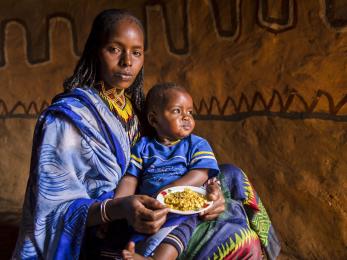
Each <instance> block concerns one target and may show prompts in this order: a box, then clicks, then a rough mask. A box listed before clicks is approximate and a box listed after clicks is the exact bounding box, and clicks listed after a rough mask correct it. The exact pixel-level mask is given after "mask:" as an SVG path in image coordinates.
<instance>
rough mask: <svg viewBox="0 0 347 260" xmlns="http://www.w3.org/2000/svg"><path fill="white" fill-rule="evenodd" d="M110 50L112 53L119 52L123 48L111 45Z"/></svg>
mask: <svg viewBox="0 0 347 260" xmlns="http://www.w3.org/2000/svg"><path fill="white" fill-rule="evenodd" d="M109 51H110V52H111V53H119V52H120V51H121V50H120V49H119V48H117V47H110V48H109Z"/></svg>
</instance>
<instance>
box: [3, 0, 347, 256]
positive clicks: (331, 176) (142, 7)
mask: <svg viewBox="0 0 347 260" xmlns="http://www.w3.org/2000/svg"><path fill="white" fill-rule="evenodd" d="M114 7H115V8H127V9H129V10H131V11H132V12H133V13H135V14H136V15H137V16H138V17H139V18H140V19H141V20H142V21H143V23H144V24H145V29H146V36H147V37H146V52H145V55H146V58H145V76H146V80H145V89H146V90H148V88H149V87H150V86H151V85H152V84H154V83H156V82H158V81H168V80H169V81H178V82H179V83H182V84H183V85H185V86H186V87H188V88H189V90H190V92H191V93H192V95H193V98H194V102H195V112H196V118H197V119H198V121H197V127H196V133H197V134H200V135H202V136H204V137H205V138H207V139H208V140H209V141H210V143H211V144H212V147H213V149H214V151H215V153H216V156H217V159H218V161H219V162H232V163H234V164H235V165H237V166H240V167H241V168H242V169H244V170H245V172H246V173H247V174H248V176H249V177H250V179H251V180H252V182H253V184H254V186H255V188H256V190H257V191H258V193H259V194H260V195H261V197H262V200H263V203H264V205H265V207H266V208H267V209H268V211H269V212H268V213H269V215H270V216H271V217H272V220H273V223H274V225H275V227H276V228H277V230H278V233H279V235H280V237H281V240H282V241H283V243H282V245H283V251H282V254H283V255H284V256H285V258H284V259H332V258H333V259H347V255H346V250H345V249H346V245H347V231H346V230H347V208H346V205H347V197H346V192H345V191H346V189H347V186H346V185H347V179H346V178H347V175H346V174H345V173H346V171H347V157H346V156H347V153H346V151H347V130H346V129H347V128H346V126H347V104H346V103H347V77H346V76H345V75H346V68H347V59H346V53H347V0H305V1H303V0H302V1H299V0H136V1H135V0H97V1H94V0H88V1H85V0H59V1H58V0H46V1H43V0H42V1H41V0H21V1H14V0H6V1H5V0H4V1H0V82H1V84H0V93H1V95H0V147H1V149H0V158H2V160H0V174H1V178H0V224H1V222H2V221H3V220H4V219H8V218H11V216H12V219H14V222H15V221H18V215H19V214H20V208H21V203H22V198H23V195H24V192H25V186H26V180H27V175H28V169H29V164H30V152H31V142H32V139H31V138H32V133H33V130H34V126H35V122H36V119H37V117H38V115H39V113H40V112H41V111H42V110H43V109H44V108H45V107H47V106H48V104H49V103H50V100H51V98H52V97H53V96H54V95H55V94H56V93H58V92H60V91H61V90H62V87H61V85H62V81H63V79H64V78H65V77H67V76H69V75H70V74H71V72H72V70H73V68H74V65H75V63H76V62H77V60H78V57H79V55H80V54H81V51H82V49H83V45H84V41H85V40H86V37H87V34H88V32H89V28H90V24H91V21H92V19H93V17H94V16H95V15H96V14H97V13H99V12H100V11H101V10H103V9H106V8H114ZM8 213H11V214H12V213H16V214H17V215H11V216H10V217H9V214H8ZM7 223H8V222H6V224H5V226H6V225H8V224H7ZM16 223H17V222H16ZM2 230H3V229H2ZM5 236H6V239H7V235H5ZM8 248H10V247H9V246H7V247H6V248H5V249H8ZM0 249H1V245H0ZM1 251H2V250H0V258H2V257H1V256H2V255H1ZM3 258H4V259H8V258H9V257H3Z"/></svg>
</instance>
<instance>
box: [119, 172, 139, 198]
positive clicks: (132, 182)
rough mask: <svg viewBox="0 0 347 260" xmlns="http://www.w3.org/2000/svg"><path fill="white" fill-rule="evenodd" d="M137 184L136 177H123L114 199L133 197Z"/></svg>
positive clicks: (128, 175)
mask: <svg viewBox="0 0 347 260" xmlns="http://www.w3.org/2000/svg"><path fill="white" fill-rule="evenodd" d="M137 182H138V181H137V177H135V176H133V175H130V174H126V175H124V176H123V177H122V179H121V180H120V182H119V183H118V186H117V188H116V192H115V195H114V197H115V198H120V197H126V196H131V195H134V194H135V191H136V187H137Z"/></svg>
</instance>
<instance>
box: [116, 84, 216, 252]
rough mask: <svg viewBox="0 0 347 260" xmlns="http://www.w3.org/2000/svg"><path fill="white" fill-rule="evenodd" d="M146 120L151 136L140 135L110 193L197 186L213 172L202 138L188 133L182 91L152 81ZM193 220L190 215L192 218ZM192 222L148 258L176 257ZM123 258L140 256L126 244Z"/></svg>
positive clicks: (188, 111) (187, 105)
mask: <svg viewBox="0 0 347 260" xmlns="http://www.w3.org/2000/svg"><path fill="white" fill-rule="evenodd" d="M146 114H147V120H148V123H149V124H150V126H151V127H153V128H154V130H155V135H154V136H145V137H142V138H141V139H140V140H139V142H138V143H136V144H135V146H134V147H133V149H132V154H131V161H130V164H129V168H128V170H127V174H126V175H125V176H124V177H123V178H122V179H121V181H120V183H119V185H118V187H117V190H116V194H115V197H117V198H119V197H123V196H129V195H132V194H135V192H136V193H139V194H147V195H149V196H153V197H155V196H156V195H157V194H158V193H159V192H160V191H161V190H163V189H166V188H168V187H173V186H180V185H192V186H198V187H199V186H202V185H203V184H204V183H205V182H206V181H207V180H208V178H209V177H212V176H214V175H216V174H217V173H218V172H219V168H218V165H217V161H216V159H215V156H214V154H213V152H212V149H211V147H210V145H209V144H208V142H207V141H206V140H205V139H203V138H201V137H198V136H196V135H193V134H191V133H192V131H193V130H194V127H195V121H194V118H193V100H192V98H191V96H190V95H189V93H188V92H187V90H186V89H185V88H183V87H181V86H179V85H176V84H174V83H163V84H158V85H155V86H154V87H153V88H151V89H150V91H149V92H148V94H147V98H146ZM195 219H196V218H195ZM194 223H195V224H192V222H190V223H188V224H187V223H185V224H184V223H183V224H182V225H179V226H178V227H176V229H175V230H174V231H172V232H171V233H170V234H169V235H168V236H167V237H166V238H165V239H164V240H163V241H162V243H161V244H160V245H159V246H158V247H157V249H156V250H155V251H154V255H153V256H152V258H153V259H176V257H177V256H178V255H179V254H180V253H181V252H182V250H184V248H185V247H186V245H187V243H188V240H189V238H190V236H191V233H192V231H193V229H194V228H195V226H194V225H196V221H195V222H194ZM123 257H124V258H125V259H143V257H142V256H140V255H138V254H135V253H134V245H133V243H131V244H130V245H129V246H128V250H124V251H123Z"/></svg>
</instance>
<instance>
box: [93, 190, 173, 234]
mask: <svg viewBox="0 0 347 260" xmlns="http://www.w3.org/2000/svg"><path fill="white" fill-rule="evenodd" d="M100 204H101V203H94V204H93V205H92V206H91V207H90V208H89V211H88V219H87V225H88V226H94V225H99V224H102V223H103V222H102V221H101V211H100ZM168 212H169V209H168V208H166V207H165V206H164V205H162V204H161V203H160V202H159V201H157V200H156V199H153V198H151V197H149V196H146V195H133V196H127V197H122V198H117V199H111V200H110V201H109V202H108V203H107V204H106V214H107V216H108V217H109V218H110V219H111V220H112V221H113V220H117V219H126V220H127V222H128V223H129V224H130V225H131V226H132V227H133V228H134V229H135V230H136V231H138V232H141V233H145V234H153V233H155V232H157V231H158V230H159V229H160V227H161V226H162V225H163V224H164V223H165V220H166V215H167V213H168Z"/></svg>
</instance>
